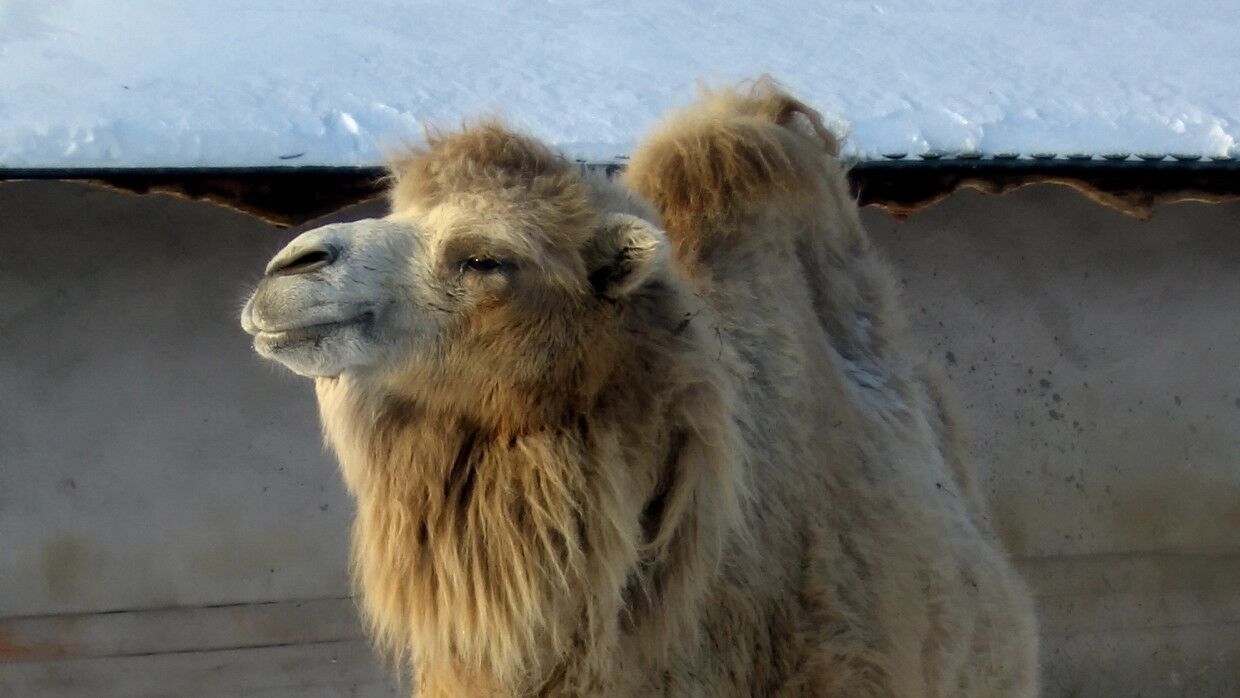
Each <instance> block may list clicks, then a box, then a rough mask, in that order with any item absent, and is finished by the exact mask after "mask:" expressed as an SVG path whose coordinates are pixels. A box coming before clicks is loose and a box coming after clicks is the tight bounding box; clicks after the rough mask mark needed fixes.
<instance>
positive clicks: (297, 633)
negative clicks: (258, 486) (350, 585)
mask: <svg viewBox="0 0 1240 698" xmlns="http://www.w3.org/2000/svg"><path fill="white" fill-rule="evenodd" d="M362 635H363V634H362V630H361V627H360V625H359V623H358V619H357V611H356V609H355V607H354V604H353V600H352V599H351V598H333V599H312V600H305V601H279V602H273V603H259V604H237V605H229V606H208V607H202V608H167V609H155V610H143V611H122V612H113V613H87V614H70V615H57V616H32V617H25V618H2V619H0V662H6V661H7V662H17V661H38V660H45V659H55V658H63V657H121V656H136V655H146V654H162V653H170V652H201V651H207V650H221V649H237V648H245V647H267V646H272V645H291V644H304V643H317V642H331V641H340V640H359V639H362Z"/></svg>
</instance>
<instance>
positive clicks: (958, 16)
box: [0, 0, 1240, 168]
mask: <svg viewBox="0 0 1240 698" xmlns="http://www.w3.org/2000/svg"><path fill="white" fill-rule="evenodd" d="M761 73H770V74H772V75H774V76H776V77H777V78H779V79H780V80H781V81H783V82H784V83H785V84H786V85H788V86H789V87H790V88H791V89H792V90H793V91H794V92H796V93H797V94H798V95H801V96H803V97H804V98H806V100H807V101H809V102H810V103H812V104H814V105H816V106H818V107H819V108H820V109H821V110H822V111H823V112H824V113H825V114H826V115H827V116H828V118H829V119H830V121H831V122H832V123H834V124H835V125H837V126H839V127H841V128H843V129H844V130H845V131H847V133H848V134H849V138H848V142H847V149H848V153H849V154H851V155H854V156H857V157H861V158H870V159H874V158H880V157H882V156H883V155H884V154H891V153H909V154H910V155H916V154H919V153H922V152H925V151H944V152H949V153H950V152H956V151H975V152H980V153H983V154H1002V153H1022V154H1025V155H1032V154H1034V153H1058V154H1061V155H1068V154H1080V153H1087V154H1096V155H1104V154H1111V153H1131V154H1133V155H1136V154H1141V153H1159V154H1183V155H1199V156H1203V157H1220V158H1221V157H1227V156H1232V157H1236V158H1240V146H1238V139H1240V79H1237V76H1240V3H1237V2H1219V1H1218V0H1180V1H1179V2H1166V0H1095V1H1094V2H1091V3H1085V2H1081V1H1080V0H1038V1H1037V2H1022V1H1020V0H868V1H856V0H832V1H830V2H821V1H818V0H786V1H783V2H753V1H752V0H749V1H747V2H718V3H705V2H692V3H690V2H663V1H660V0H632V1H631V2H616V1H615V0H611V1H606V2H605V1H602V0H544V1H542V2H524V3H516V2H501V1H500V0H488V1H477V0H475V1H461V2H424V1H418V0H351V1H350V2H341V1H340V0H264V2H248V1H247V2H242V1H241V0H212V1H211V2H202V0H197V1H195V2H190V1H189V0H127V1H126V2H102V1H100V0H0V168H48V167H101V166H102V167H140V166H145V167H157V166H194V167H204V166H206V167H227V166H273V165H330V166H351V165H367V164H375V163H377V162H379V161H381V160H382V159H383V157H384V155H385V154H386V153H391V152H393V151H395V150H397V149H399V148H400V147H401V144H402V143H405V142H416V141H418V140H419V139H420V137H421V135H420V134H421V132H422V126H423V124H426V123H432V124H447V125H452V124H456V123H459V122H460V120H461V119H463V118H468V117H472V116H477V115H480V114H500V115H502V116H503V117H504V118H505V119H506V120H507V121H508V122H509V123H511V124H513V125H515V126H517V127H519V128H521V129H524V130H527V131H529V132H532V133H534V134H535V135H538V136H540V137H542V138H544V139H546V140H548V141H550V142H552V143H554V144H556V145H557V146H559V147H560V148H562V149H563V150H564V151H565V152H566V153H568V154H570V155H571V156H573V157H577V158H580V159H584V160H587V161H592V162H611V161H615V160H616V159H617V158H619V157H621V156H623V155H625V154H626V153H628V152H629V151H630V150H631V148H632V147H633V144H634V142H635V141H636V140H637V139H638V138H639V137H640V136H641V135H642V133H643V132H644V131H646V130H647V129H649V128H650V127H651V125H652V124H653V123H654V122H655V121H656V120H657V119H658V118H659V116H660V115H662V114H664V113H665V112H666V111H667V110H668V109H671V108H674V107H676V106H680V105H683V104H684V103H686V102H687V101H688V100H689V99H690V98H691V96H692V94H693V91H694V89H695V86H696V85H697V84H698V82H699V80H701V81H705V82H706V83H708V84H713V85H720V84H729V83H732V82H735V81H737V80H739V79H741V78H744V77H751V76H755V75H758V74H761Z"/></svg>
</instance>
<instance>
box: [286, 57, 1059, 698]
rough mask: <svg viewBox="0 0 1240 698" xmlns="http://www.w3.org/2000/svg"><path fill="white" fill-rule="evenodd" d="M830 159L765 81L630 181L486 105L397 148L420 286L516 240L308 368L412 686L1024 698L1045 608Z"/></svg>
mask: <svg viewBox="0 0 1240 698" xmlns="http://www.w3.org/2000/svg"><path fill="white" fill-rule="evenodd" d="M837 150H838V146H837V142H836V139H835V137H834V136H832V135H831V134H830V133H829V132H828V131H827V130H826V129H825V128H824V127H823V126H822V123H821V120H820V119H819V117H818V115H817V114H816V113H814V112H813V111H812V110H810V109H809V108H808V107H806V106H805V105H804V104H802V103H801V102H799V101H797V100H795V99H793V98H791V97H789V96H787V95H786V94H784V93H783V92H781V91H780V90H779V89H778V88H776V87H775V86H774V85H773V84H772V83H770V82H769V81H760V82H758V83H756V84H755V85H753V86H751V87H749V88H747V89H745V90H743V91H725V92H720V93H714V94H708V95H706V96H705V97H704V99H703V100H702V102H701V103H699V104H697V105H695V106H694V107H692V108H691V109H689V110H688V111H686V112H684V113H683V114H680V115H678V116H675V117H673V118H672V119H670V120H669V121H667V122H666V123H665V124H664V125H663V126H661V127H660V128H659V129H657V130H656V131H655V132H654V134H653V135H652V136H650V137H649V139H647V141H646V142H645V143H643V144H642V145H641V146H640V147H639V149H638V150H637V152H636V153H635V154H634V157H633V160H632V163H631V165H630V167H629V169H628V172H627V174H626V176H625V181H626V182H627V184H620V183H616V182H611V181H608V180H606V179H605V178H602V177H597V176H592V175H585V174H582V173H581V172H579V170H578V168H577V167H576V166H574V165H572V164H570V163H569V162H567V161H566V160H564V159H563V158H562V157H560V156H558V155H556V154H554V153H553V152H551V151H550V150H548V149H547V148H546V147H545V146H543V145H541V144H539V143H537V142H536V141H534V140H532V139H530V138H528V137H525V136H521V135H519V134H515V133H512V132H511V131H509V130H507V129H505V128H504V127H502V126H501V125H499V124H496V123H490V122H487V123H482V124H479V125H476V126H471V127H467V128H465V129H463V130H462V131H460V132H457V133H446V134H432V136H431V138H430V140H429V145H428V146H427V147H426V148H425V149H423V150H420V151H418V152H414V153H412V154H410V156H409V157H408V158H406V159H404V160H402V161H399V162H397V163H395V164H394V165H393V185H392V192H391V198H392V207H393V214H392V219H393V220H395V221H405V222H408V224H409V228H408V229H409V230H410V231H411V233H410V234H415V235H418V236H420V239H421V242H420V244H419V245H418V246H417V249H420V250H424V254H425V255H428V256H429V257H430V258H431V261H427V262H426V263H418V264H410V265H408V266H409V269H410V271H409V272H408V278H407V279H405V280H404V283H405V284H406V285H407V286H409V287H411V288H425V287H432V286H434V287H438V286H439V285H442V284H443V283H444V282H443V281H442V278H441V277H434V276H433V274H435V273H439V272H433V271H431V270H433V269H435V268H441V267H442V265H440V266H439V267H437V266H436V263H435V262H434V260H435V259H438V258H440V257H444V258H446V259H453V258H454V257H451V254H452V253H451V252H449V251H451V250H457V249H458V248H460V247H461V246H462V245H464V246H466V247H467V249H470V250H473V249H483V250H485V249H493V248H498V249H503V250H505V251H506V253H507V254H513V255H516V256H517V257H518V258H519V260H520V272H519V273H518V274H516V275H515V276H514V277H512V278H513V280H512V281H511V283H509V284H508V285H505V286H503V287H500V286H496V288H495V289H494V290H486V291H485V292H479V293H480V294H481V295H478V296H477V297H478V298H481V300H479V301H477V302H471V304H469V305H462V306H461V307H460V308H459V309H457V310H454V311H452V312H448V311H446V310H445V311H444V312H443V313H441V315H442V318H441V319H439V320H436V322H435V323H434V324H433V325H432V324H422V325H419V327H434V328H436V329H435V330H434V331H435V332H436V336H434V337H432V338H429V339H426V340H425V341H423V340H419V341H418V342H417V343H414V344H410V345H409V346H410V347H414V346H415V345H416V347H418V348H417V349H416V350H414V349H412V348H411V349H409V350H408V352H407V354H408V355H407V356H405V357H403V358H398V359H397V360H388V359H384V361H383V362H381V363H374V362H375V361H378V360H377V359H367V362H370V363H366V364H365V365H358V366H357V367H356V368H354V369H350V370H346V371H343V372H341V373H340V375H337V376H331V377H320V378H317V379H316V391H317V395H318V399H319V403H320V408H321V414H322V418H323V423H324V428H325V431H326V434H327V438H328V441H329V443H330V444H331V446H332V447H333V449H334V450H335V452H336V453H337V455H338V457H339V459H340V462H341V467H342V471H343V474H344V478H345V480H346V483H347V484H348V487H349V489H350V491H351V493H352V494H353V496H354V497H355V498H356V501H357V519H356V524H355V528H354V537H353V559H354V566H355V576H356V579H357V584H358V590H359V593H360V597H361V600H362V604H363V609H364V611H365V616H366V618H367V619H368V621H369V624H370V627H371V629H372V632H373V634H374V636H375V638H376V640H377V642H378V643H379V644H380V646H381V647H383V648H384V649H386V650H387V651H388V652H390V653H391V654H394V655H396V656H399V657H402V658H405V659H408V660H410V661H411V662H412V666H413V667H414V677H415V683H416V686H417V691H418V693H419V695H421V696H426V697H431V696H517V695H546V696H578V695H580V696H585V695H589V696H650V695H669V696H703V697H705V696H777V695H778V696H833V697H834V696H838V697H841V698H842V697H853V696H892V695H894V696H910V697H911V696H987V697H1007V696H1032V695H1034V694H1035V692H1036V667H1035V657H1036V641H1035V633H1034V623H1033V616H1032V612H1031V607H1030V601H1029V597H1028V595H1027V593H1026V591H1025V589H1024V587H1023V585H1022V583H1021V582H1020V580H1019V579H1018V578H1017V577H1016V576H1015V574H1014V573H1013V571H1012V569H1011V568H1010V566H1009V565H1008V563H1007V562H1006V560H1005V558H1004V556H1003V554H1002V552H1001V551H1000V550H999V548H998V547H997V544H996V543H995V542H994V541H993V539H992V538H991V536H990V534H989V533H988V528H987V527H986V525H985V523H984V511H983V508H982V506H981V505H980V502H978V501H977V499H976V495H975V493H974V492H973V491H972V489H971V485H969V484H968V483H966V482H965V478H966V469H965V468H964V466H963V463H962V460H961V458H960V453H959V449H958V448H957V447H956V446H955V445H954V444H955V438H954V437H953V436H952V433H951V429H952V426H951V425H952V422H951V417H950V407H949V406H947V405H948V403H947V402H945V401H944V400H941V399H938V398H932V397H931V392H930V390H928V389H927V387H926V383H925V382H924V381H923V379H922V378H921V377H919V376H921V373H920V372H919V371H918V369H917V368H916V367H914V366H913V365H912V363H911V362H910V361H909V360H908V359H907V358H906V357H905V356H904V355H903V354H901V351H900V343H901V342H900V336H899V332H900V329H899V328H900V324H901V323H900V321H899V312H898V310H897V308H896V304H895V293H894V290H893V289H894V285H893V282H892V279H891V275H890V274H889V272H888V270H887V268H886V266H885V265H884V264H883V263H882V262H881V260H879V259H878V256H877V254H876V253H875V251H874V250H873V249H871V247H870V244H869V241H868V239H867V237H866V235H865V232H864V231H863V230H862V228H861V226H860V224H859V222H858V218H857V210H856V206H855V204H854V202H853V201H852V199H851V198H850V196H849V193H848V190H847V184H846V181H845V178H844V172H843V170H842V168H841V166H840V164H839V162H838V161H837V159H836V157H835V156H836V153H837ZM626 187H628V188H626ZM634 192H636V193H634ZM646 201H649V202H650V204H653V208H652V207H651V205H650V204H647V203H645V202H646ZM660 221H662V223H660ZM660 225H665V229H666V236H667V237H666V239H665V238H664V233H663V232H661V230H660V229H659V226H660ZM278 288H279V286H278V284H275V283H274V282H273V285H272V286H271V289H269V290H268V291H267V293H268V294H271V293H274V292H275V291H274V289H278ZM378 300H381V301H384V302H388V301H392V302H397V301H399V300H400V299H399V298H392V299H388V298H385V299H378ZM436 312H438V311H436ZM436 317H439V316H436ZM385 341H387V340H385ZM394 346H399V345H394ZM357 356H359V357H362V356H364V357H376V356H383V357H390V356H391V351H390V350H388V349H385V350H384V351H382V352H377V351H361V352H359V353H358V354H357ZM276 358H277V359H278V357H276ZM358 360H359V361H361V359H358Z"/></svg>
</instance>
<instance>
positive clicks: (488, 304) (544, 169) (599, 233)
mask: <svg viewBox="0 0 1240 698" xmlns="http://www.w3.org/2000/svg"><path fill="white" fill-rule="evenodd" d="M429 140H430V145H429V146H428V147H427V148H426V149H424V150H420V151H415V152H414V153H413V154H412V155H411V156H410V157H408V158H407V159H405V160H403V161H400V162H398V163H396V164H395V165H394V166H393V182H394V183H393V186H392V192H391V199H392V213H391V214H390V215H389V216H387V217H385V218H380V219H368V220H362V221H357V222H353V223H343V224H334V225H327V226H324V227H321V228H317V229H314V230H310V231H308V232H306V233H304V234H302V235H300V236H299V237H297V238H296V239H294V240H293V241H292V242H291V243H289V244H288V246H286V247H285V248H284V249H283V250H281V251H280V252H279V253H278V254H276V256H275V257H274V258H273V259H272V260H271V261H270V263H268V265H267V267H266V270H265V273H264V276H263V279H262V280H261V282H260V283H259V284H258V287H257V288H256V289H255V291H254V293H253V294H252V296H251V297H250V299H249V301H248V302H247V303H246V305H245V309H244V311H243V313H242V326H243V327H244V329H245V330H246V332H248V333H249V334H251V335H253V337H254V347H255V349H256V350H257V351H258V353H259V354H261V355H262V356H264V357H267V358H269V359H273V360H275V361H277V362H279V363H281V364H283V365H285V366H286V367H288V368H289V369H291V370H292V371H294V372H296V373H298V374H301V375H304V376H312V377H330V376H341V375H349V376H351V377H353V378H355V379H357V380H362V381H377V382H379V383H382V384H384V385H383V387H384V389H385V390H386V391H387V392H389V394H400V393H401V392H402V391H405V390H420V391H422V392H423V393H425V392H427V391H430V392H435V391H438V392H440V393H441V395H442V396H443V397H444V399H460V400H471V399H472V400H476V399H480V397H483V396H485V397H489V398H494V397H496V396H497V393H505V392H507V393H513V394H518V395H519V394H521V393H523V392H524V391H529V390H532V387H533V386H536V385H538V386H546V385H548V384H549V383H550V384H555V383H556V381H557V380H559V379H562V380H561V383H563V384H567V383H573V382H574V381H575V382H577V383H580V381H581V379H582V376H583V375H585V373H583V370H585V369H586V367H585V364H587V363H590V359H589V357H590V356H595V357H600V356H601V354H605V353H606V351H607V347H608V346H609V342H612V341H614V340H615V339H616V338H615V336H614V334H615V327H614V325H615V323H614V319H615V318H616V317H617V315H618V314H619V312H620V311H619V310H618V308H619V306H622V305H623V304H624V302H625V300H626V298H627V297H629V296H630V295H632V294H634V293H635V292H636V291H637V290H638V289H640V288H642V287H643V286H645V285H649V284H651V283H652V282H653V281H654V280H655V279H656V278H657V277H659V276H660V275H661V274H662V273H664V271H665V270H666V264H665V257H666V253H665V248H666V243H665V240H664V236H663V234H662V232H661V231H659V230H658V228H657V227H656V225H655V224H653V223H652V222H651V221H652V220H653V219H654V214H653V213H650V212H649V209H648V207H646V206H645V205H644V204H642V203H641V202H640V201H635V200H632V199H630V198H629V197H628V196H627V195H625V194H624V193H623V191H622V190H620V189H619V188H618V186H617V185H613V184H612V183H610V182H608V181H607V180H606V179H605V178H602V177H598V178H595V177H592V176H587V175H583V174H582V173H581V172H580V171H579V168H577V167H576V166H575V165H573V164H572V163H570V162H568V161H567V160H565V159H564V158H562V157H560V156H558V155H556V154H554V153H553V152H551V151H550V150H549V149H547V148H546V147H545V146H543V145H541V144H540V143H538V142H537V141H534V140H532V139H530V138H527V137H524V136H521V135H518V134H515V133H512V132H510V131H507V130H505V129H504V128H502V127H500V126H498V125H496V124H493V123H487V124H483V125H480V126H476V127H473V128H471V129H467V130H465V131H463V132H461V133H457V134H452V135H447V136H442V135H438V136H437V135H432V136H431V137H430V139H429ZM585 372H586V373H588V370H585ZM578 387H579V386H578ZM471 388H472V389H471ZM453 396H455V397H453ZM410 397H418V398H420V399H421V400H423V401H424V400H425V399H426V398H427V396H426V395H425V394H422V395H417V396H410Z"/></svg>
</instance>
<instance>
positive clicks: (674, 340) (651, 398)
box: [316, 323, 744, 689]
mask: <svg viewBox="0 0 1240 698" xmlns="http://www.w3.org/2000/svg"><path fill="white" fill-rule="evenodd" d="M696 324H698V323H695V325H696ZM673 329H674V331H672V332H668V333H666V336H664V337H659V338H658V339H653V340H650V339H648V341H649V342H653V343H654V344H656V345H657V346H647V347H643V351H644V352H657V355H656V356H651V355H649V354H643V353H639V354H637V355H634V356H633V357H632V360H630V361H627V362H621V364H620V368H618V369H617V370H616V371H615V373H614V375H613V376H612V378H611V379H610V380H609V381H608V382H607V384H606V385H605V387H604V388H603V390H602V391H601V392H600V394H599V396H598V397H599V399H598V400H597V401H595V404H594V407H593V409H591V410H589V411H588V412H585V411H578V412H574V411H573V410H571V409H570V410H566V411H565V412H564V414H563V417H562V418H561V419H559V420H557V421H555V422H551V423H547V424H544V425H542V426H541V428H539V429H536V430H532V431H528V432H526V433H521V434H516V435H512V434H505V435H498V434H496V433H494V432H493V431H492V430H491V429H489V428H487V427H484V426H483V425H482V423H481V421H480V420H477V419H474V418H471V417H469V416H466V415H463V414H461V413H459V412H456V411H453V410H445V409H431V408H428V407H427V406H426V405H422V404H419V403H418V402H416V401H413V400H405V399H395V398H392V397H390V396H388V395H387V394H385V393H380V392H377V391H372V390H370V389H369V388H368V387H366V386H365V385H364V384H363V383H362V382H360V381H359V380H357V379H355V378H351V377H349V376H344V377H340V378H332V379H320V380H319V381H318V382H317V386H316V387H317V393H318V398H319V404H320V410H321V414H322V418H323V423H324V428H325V431H326V435H327V438H328V441H329V442H330V444H331V445H332V447H333V448H334V450H335V451H336V453H337V455H338V457H339V459H340V463H341V468H342V470H343V473H344V477H345V481H346V483H347V485H348V486H349V489H350V491H351V492H352V494H353V495H354V497H355V498H356V500H357V506H358V511H357V519H356V522H355V527H354V536H353V562H354V572H355V578H356V581H357V583H358V586H359V591H360V593H361V596H362V599H363V606H364V609H365V611H366V616H367V618H368V620H369V624H370V626H371V630H372V632H373V634H374V636H375V638H376V639H377V641H378V642H379V643H380V645H381V646H382V647H383V648H385V649H387V650H388V651H390V652H391V653H392V654H393V655H396V656H405V655H408V656H410V657H411V658H412V659H413V660H414V661H415V662H416V663H417V664H418V666H419V669H420V671H421V672H426V671H427V670H428V669H431V668H433V667H435V666H452V667H453V668H454V669H453V671H455V672H456V673H457V674H462V673H464V674H466V675H468V674H473V675H476V676H479V677H482V679H480V680H482V681H483V683H484V684H485V685H502V686H508V687H511V688H518V689H520V688H522V687H524V688H525V689H528V688H529V687H531V686H537V685H539V684H540V683H543V682H546V681H548V680H553V677H554V676H555V675H556V672H557V670H558V669H559V668H562V667H563V666H564V665H565V664H566V663H567V662H572V663H573V664H574V665H576V668H575V670H578V671H579V670H580V667H581V666H582V665H584V664H589V663H590V662H606V661H607V658H608V656H609V652H608V648H609V647H612V646H614V644H615V643H616V642H618V641H620V637H621V634H622V633H626V632H627V633H643V632H648V633H649V632H653V633H660V634H667V633H672V632H683V631H684V630H686V627H684V626H686V625H691V624H689V623H688V619H690V618H692V617H693V616H694V613H695V611H696V606H697V600H698V598H699V597H700V596H701V594H702V592H703V589H704V588H705V587H706V586H707V585H706V580H707V579H708V578H709V577H710V575H712V574H714V570H715V566H716V563H717V562H718V560H719V557H720V555H721V549H722V546H723V545H724V542H725V540H726V538H727V537H728V536H729V535H730V534H731V533H732V532H733V530H734V527H735V526H736V525H737V524H738V522H739V520H740V500H741V498H742V493H743V489H744V488H743V486H742V484H741V478H740V475H739V473H740V466H739V462H738V461H739V450H738V446H737V443H738V441H737V437H736V434H735V427H734V423H733V419H732V403H733V399H732V398H731V393H730V392H729V390H728V388H727V387H726V385H727V384H726V381H725V380H724V379H723V377H722V376H721V375H719V365H718V363H717V362H713V361H711V360H710V359H713V358H714V356H713V354H712V355H710V359H705V363H702V361H703V359H702V358H701V357H703V356H704V355H706V354H708V352H702V351H700V350H698V348H699V347H701V346H704V344H703V343H702V339H703V337H704V336H705V334H706V331H705V330H704V329H702V328H699V327H696V326H685V325H684V324H683V323H680V324H679V326H677V327H674V328H673ZM660 334H662V333H655V336H658V335H660ZM649 336H650V333H647V337H649ZM716 353H717V352H716ZM655 605H657V606H659V610H658V613H657V614H649V615H651V616H655V615H657V616H658V617H659V619H660V620H659V622H658V623H653V624H648V625H650V626H651V627H649V628H645V629H643V625H642V622H641V621H642V618H643V617H644V616H646V615H647V613H646V611H647V610H649V609H650V608H651V607H652V606H655ZM678 619H679V620H680V621H684V622H678ZM669 620H670V622H669ZM654 626H657V628H655V627H654ZM689 629H691V628H689ZM644 640H645V641H644V642H643V644H645V645H648V646H651V647H657V646H659V645H660V644H662V642H663V640H662V639H661V638H645V639H644Z"/></svg>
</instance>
